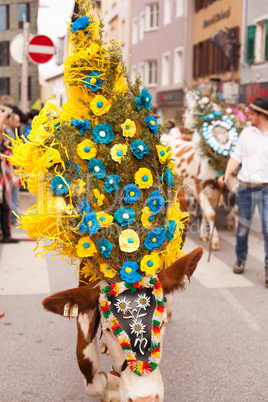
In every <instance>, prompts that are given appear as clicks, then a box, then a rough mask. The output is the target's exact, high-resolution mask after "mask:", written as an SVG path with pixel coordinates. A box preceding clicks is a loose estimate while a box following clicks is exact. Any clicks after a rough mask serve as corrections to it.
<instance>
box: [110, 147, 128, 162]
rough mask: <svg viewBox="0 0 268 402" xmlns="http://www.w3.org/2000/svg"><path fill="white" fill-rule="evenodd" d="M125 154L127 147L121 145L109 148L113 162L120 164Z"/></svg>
mask: <svg viewBox="0 0 268 402" xmlns="http://www.w3.org/2000/svg"><path fill="white" fill-rule="evenodd" d="M126 153H127V145H123V144H115V145H114V146H113V147H112V148H111V157H112V159H113V160H114V161H115V162H118V163H121V161H122V158H123V157H124V156H125V155H126Z"/></svg>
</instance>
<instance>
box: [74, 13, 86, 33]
mask: <svg viewBox="0 0 268 402" xmlns="http://www.w3.org/2000/svg"><path fill="white" fill-rule="evenodd" d="M89 23H90V19H89V18H88V17H80V18H77V20H75V21H74V23H73V25H72V32H76V31H80V30H82V29H85V28H86V27H87V26H88V24H89Z"/></svg>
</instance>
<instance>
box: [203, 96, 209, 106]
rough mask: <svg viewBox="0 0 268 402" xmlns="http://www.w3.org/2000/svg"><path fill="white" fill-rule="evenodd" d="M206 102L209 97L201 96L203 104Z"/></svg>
mask: <svg viewBox="0 0 268 402" xmlns="http://www.w3.org/2000/svg"><path fill="white" fill-rule="evenodd" d="M208 102H209V98H208V97H207V96H204V97H203V98H202V103H203V104H204V105H206V104H207V103H208Z"/></svg>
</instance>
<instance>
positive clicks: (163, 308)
mask: <svg viewBox="0 0 268 402" xmlns="http://www.w3.org/2000/svg"><path fill="white" fill-rule="evenodd" d="M156 310H157V311H159V313H163V312H164V311H165V306H158V305H156Z"/></svg>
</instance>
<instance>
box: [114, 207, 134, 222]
mask: <svg viewBox="0 0 268 402" xmlns="http://www.w3.org/2000/svg"><path fill="white" fill-rule="evenodd" d="M114 219H115V220H116V221H117V222H118V223H120V225H121V226H127V225H132V223H133V221H134V219H135V211H134V209H132V208H129V207H120V208H118V210H117V211H116V212H115V214H114Z"/></svg>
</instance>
